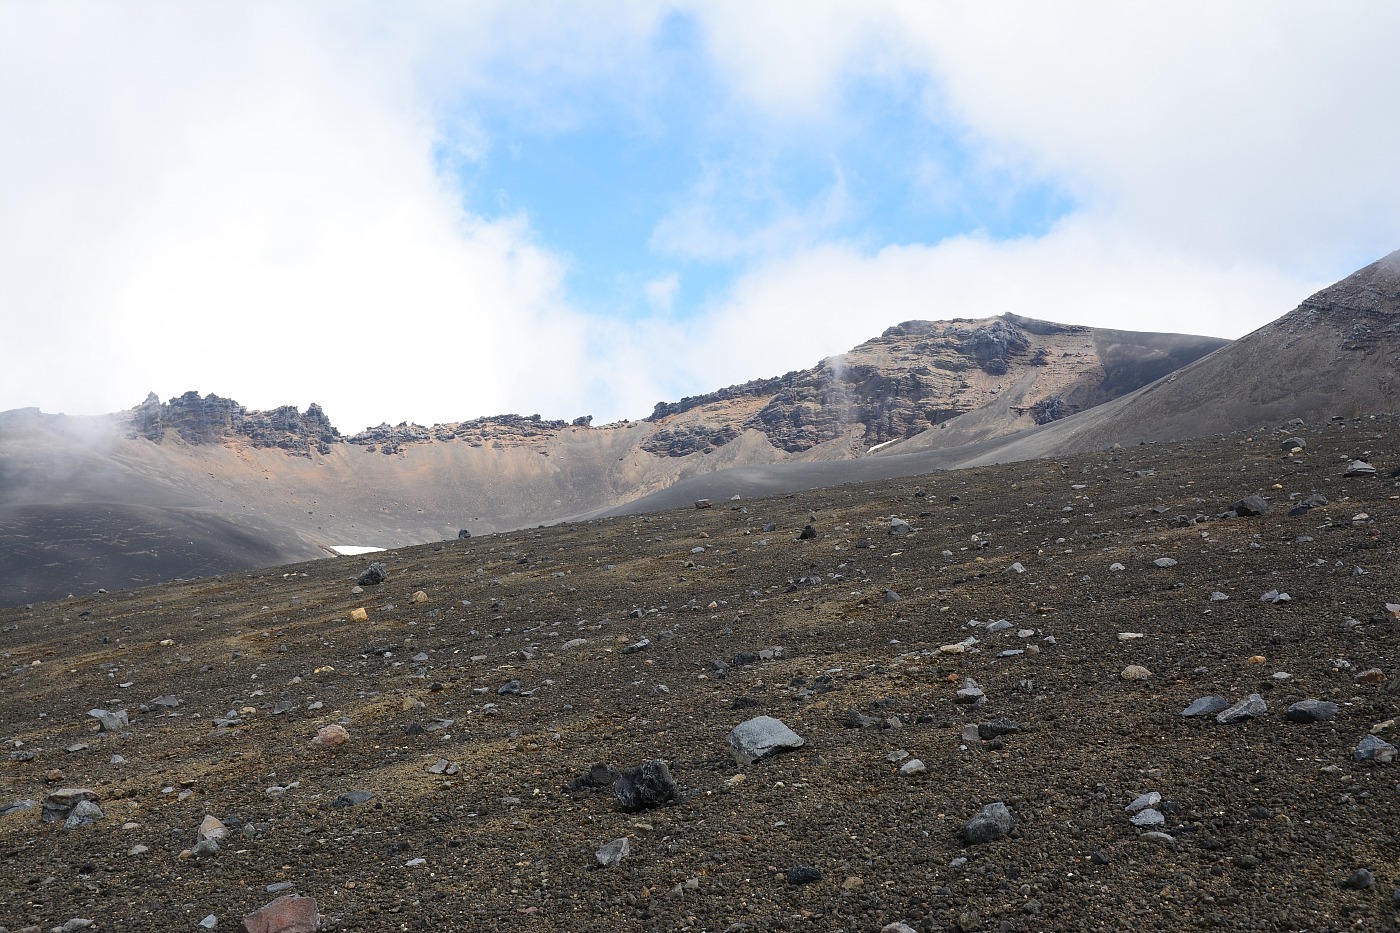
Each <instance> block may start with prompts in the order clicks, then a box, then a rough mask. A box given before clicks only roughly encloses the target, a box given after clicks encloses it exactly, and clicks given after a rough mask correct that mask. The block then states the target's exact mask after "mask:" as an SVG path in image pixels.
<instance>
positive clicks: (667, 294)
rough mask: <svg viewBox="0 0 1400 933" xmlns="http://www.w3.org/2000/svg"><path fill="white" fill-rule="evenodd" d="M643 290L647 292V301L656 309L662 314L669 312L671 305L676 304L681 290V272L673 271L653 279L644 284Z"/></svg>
mask: <svg viewBox="0 0 1400 933" xmlns="http://www.w3.org/2000/svg"><path fill="white" fill-rule="evenodd" d="M642 290H643V291H644V292H645V293H646V296H647V301H648V302H649V303H650V304H651V306H652V308H653V309H654V310H656V311H659V312H661V313H662V314H669V313H670V312H671V306H672V305H674V304H675V301H676V295H677V294H678V293H679V292H680V290H681V277H680V274H679V273H676V272H672V273H671V274H670V275H663V276H662V277H661V278H659V279H652V280H651V281H650V282H647V283H646V284H645V285H643V286H642Z"/></svg>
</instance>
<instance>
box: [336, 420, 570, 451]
mask: <svg viewBox="0 0 1400 933" xmlns="http://www.w3.org/2000/svg"><path fill="white" fill-rule="evenodd" d="M592 421H593V416H592V415H585V416H583V417H581V418H575V419H574V420H573V421H572V422H569V421H551V420H547V419H544V418H541V417H540V416H539V415H511V414H507V415H491V416H490V417H486V418H473V419H471V420H470V421H455V422H450V423H446V424H435V425H433V426H431V427H425V426H424V425H421V424H411V423H409V422H406V421H405V422H400V423H399V424H396V425H390V424H380V425H377V426H375V427H372V428H367V429H365V430H364V431H361V432H360V433H359V434H353V435H351V436H350V437H347V438H345V441H346V443H348V444H355V445H357V446H359V447H363V448H365V450H367V451H369V452H371V453H373V452H375V451H378V452H379V453H381V454H386V455H387V454H396V453H399V452H401V451H402V450H403V448H404V447H405V446H406V445H412V444H428V443H432V442H434V441H437V442H439V443H446V442H449V441H459V442H462V443H465V444H467V445H469V446H471V447H491V448H494V449H498V450H501V449H506V448H509V447H519V446H522V445H525V444H529V443H533V442H537V441H539V440H541V439H548V438H551V437H554V436H555V435H556V434H558V433H559V432H560V431H563V430H564V429H565V428H569V427H576V428H578V427H584V428H586V427H588V426H589V425H590V424H591V423H592Z"/></svg>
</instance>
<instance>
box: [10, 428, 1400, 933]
mask: <svg viewBox="0 0 1400 933" xmlns="http://www.w3.org/2000/svg"><path fill="white" fill-rule="evenodd" d="M1290 435H1297V436H1299V437H1301V438H1303V439H1304V440H1305V442H1306V445H1307V446H1306V448H1305V449H1304V450H1303V451H1299V452H1295V453H1293V454H1289V453H1287V452H1285V451H1284V450H1283V449H1282V447H1281V441H1282V440H1283V439H1284V438H1285V437H1288V436H1290ZM1398 435H1400V431H1398V430H1397V423H1396V421H1395V420H1394V419H1362V420H1357V421H1335V422H1331V423H1327V424H1317V425H1303V426H1298V425H1288V426H1279V427H1278V428H1277V429H1275V428H1271V429H1269V430H1261V431H1259V432H1257V433H1255V434H1250V435H1231V436H1226V437H1219V438H1213V439H1208V440H1202V441H1196V442H1190V443H1185V444H1179V445H1158V446H1141V447H1134V448H1131V449H1127V450H1114V451H1110V452H1103V453H1099V454H1094V455H1087V456H1081V457H1076V458H1070V459H1064V460H1058V461H1032V462H1027V463H1017V464H1011V465H1006V466H996V467H987V468H981V469H976V470H970V471H960V472H950V473H939V474H932V475H929V476H924V477H918V478H913V479H906V480H898V481H890V482H884V483H875V484H867V485H850V486H842V487H837V488H834V489H827V490H817V491H814V492H810V493H803V494H799V495H794V496H787V497H782V498H774V499H755V500H740V501H716V502H715V503H714V504H713V507H711V508H706V509H685V510H674V511H669V512H663V513H657V514H653V515H647V516H627V517H620V518H611V519H604V520H599V521H595V522H588V523H583V524H575V525H566V526H560V527H553V528H545V529H537V530H533V531H526V532H517V533H511V534H502V535H495V536H491V537H483V538H472V539H468V540H464V541H453V542H443V543H442V544H441V545H425V546H421V547H415V548H408V549H404V550H401V551H397V552H392V553H387V554H382V555H372V556H367V557H356V558H341V559H334V560H323V561H317V562H313V563H308V564H300V565H295V566H291V567H281V568H276V569H275V570H264V571H255V572H251V573H246V574H245V573H240V574H229V575H225V576H223V577H216V578H212V579H205V580H198V581H188V582H176V583H172V584H167V585H163V586H158V587H152V588H148V589H143V590H135V591H129V592H121V593H105V594H96V595H92V596H86V597H81V598H75V599H70V600H66V601H63V602H57V603H48V604H40V605H35V606H34V607H33V608H32V609H30V608H24V607H20V608H16V609H6V610H0V651H3V665H2V666H0V669H2V670H3V674H0V677H2V678H3V679H0V738H3V739H4V742H5V749H4V750H5V753H6V754H5V757H4V758H3V759H0V808H4V807H6V806H8V805H10V804H14V803H19V802H21V801H26V800H27V801H34V802H35V804H36V805H35V806H33V807H30V808H28V809H17V810H14V811H12V812H10V813H8V814H7V815H4V816H0V851H3V858H4V861H3V873H0V925H4V926H7V928H8V929H9V930H10V931H14V930H18V929H22V928H24V927H26V926H27V925H33V926H35V927H37V928H38V929H41V930H49V929H52V928H55V927H63V926H64V924H66V923H67V924H69V929H81V928H83V927H81V926H74V925H73V924H72V923H70V921H76V920H92V921H93V922H94V923H93V926H91V927H90V929H94V930H110V931H145V930H152V931H171V930H199V929H201V927H200V922H201V920H203V919H204V918H206V917H208V916H209V915H214V916H215V917H216V918H217V924H218V928H219V929H235V928H237V926H238V921H239V919H240V918H242V917H243V916H244V915H246V914H248V913H249V912H250V911H252V910H254V909H256V908H258V907H260V906H262V905H263V904H266V903H268V902H269V901H271V900H273V899H274V898H275V897H277V896H278V894H279V893H289V894H299V895H305V896H311V897H314V898H315V899H316V901H317V903H318V905H319V909H320V912H321V928H322V929H334V930H364V931H385V930H614V929H637V930H710V931H723V930H752V931H768V930H849V931H856V930H879V929H880V928H881V927H882V926H884V925H886V924H891V923H895V922H902V923H905V924H908V925H909V926H910V927H912V928H913V929H915V930H964V931H970V930H1014V931H1033V930H1119V929H1128V928H1132V929H1134V930H1139V931H1143V930H1182V929H1197V928H1211V927H1219V928H1225V929H1251V930H1340V929H1344V928H1345V929H1356V928H1360V929H1392V928H1394V926H1395V923H1396V919H1397V917H1398V916H1400V912H1398V910H1397V901H1396V898H1397V897H1400V895H1397V894H1396V891H1397V888H1400V838H1397V827H1400V784H1397V782H1398V781H1400V770H1397V768H1400V765H1397V764H1395V763H1382V762H1375V761H1369V762H1359V761H1357V760H1356V755H1355V749H1356V747H1357V745H1358V743H1359V742H1361V741H1362V740H1363V738H1364V737H1366V736H1367V735H1368V734H1371V733H1373V732H1374V733H1375V734H1376V735H1377V737H1378V738H1379V739H1380V740H1382V741H1385V742H1388V743H1390V744H1400V738H1397V736H1398V735H1400V727H1397V726H1394V725H1393V724H1392V722H1393V717H1395V716H1396V715H1397V705H1400V677H1397V675H1400V656H1397V655H1400V648H1397V635H1400V608H1395V609H1391V608H1387V606H1388V604H1389V605H1393V604H1396V603H1400V581H1398V580H1397V568H1400V561H1397V551H1396V542H1397V529H1398V528H1400V499H1397V495H1400V489H1397V485H1396V480H1395V478H1394V476H1393V475H1392V471H1393V470H1394V469H1395V467H1396V465H1397V463H1400V455H1397V444H1396V440H1397V436H1398ZM1358 458H1362V459H1366V460H1368V461H1369V462H1370V463H1371V464H1372V465H1374V467H1375V470H1376V472H1375V473H1374V474H1368V475H1362V476H1355V477H1346V476H1344V473H1345V471H1346V470H1347V467H1348V464H1349V463H1350V462H1351V461H1352V460H1354V459H1358ZM1313 494H1320V495H1321V496H1323V497H1325V499H1326V500H1327V503H1326V504H1325V505H1321V504H1319V505H1317V506H1316V507H1314V508H1311V509H1308V510H1306V511H1305V512H1303V513H1302V514H1298V515H1289V514H1288V512H1289V511H1290V509H1292V508H1294V507H1296V506H1298V505H1299V504H1300V503H1301V502H1302V501H1303V500H1304V499H1306V498H1307V497H1308V496H1310V495H1313ZM1248 495H1259V496H1262V497H1264V498H1265V499H1266V500H1267V501H1268V504H1269V510H1268V511H1267V512H1266V513H1265V514H1263V515H1257V516H1252V517H1226V518H1222V517H1220V516H1221V514H1222V513H1225V512H1226V511H1227V510H1229V509H1231V507H1232V505H1233V504H1234V503H1235V502H1236V501H1238V500H1239V499H1241V498H1242V497H1245V496H1248ZM891 516H897V517H899V518H900V519H902V520H904V521H906V522H907V523H908V524H909V528H908V531H907V533H904V534H892V533H891V532H892V530H895V531H900V530H903V529H900V528H897V527H896V528H894V529H892V523H891V521H890V518H891ZM807 525H810V526H811V527H812V529H813V531H814V536H811V537H808V538H805V539H800V538H799V534H800V533H801V532H802V530H803V528H804V526H807ZM765 529H766V530H765ZM702 549H703V550H702ZM376 558H377V559H380V560H383V561H384V562H385V564H386V565H387V569H388V577H387V579H386V580H385V581H384V582H382V583H380V584H378V585H374V586H365V587H363V588H362V591H361V592H354V590H353V587H354V586H355V580H356V577H357V575H358V574H359V573H360V572H361V571H362V570H364V569H365V568H366V567H368V566H369V564H370V562H371V560H373V559H376ZM1161 558H1170V559H1171V560H1173V561H1175V564H1172V565H1169V566H1159V563H1162V564H1165V563H1167V562H1166V561H1161V560H1160V559H1161ZM1115 565H1118V566H1121V569H1111V568H1112V567H1113V566H1115ZM1358 568H1359V570H1358ZM1270 591H1277V592H1278V594H1279V595H1276V596H1275V597H1273V598H1272V600H1265V599H1264V598H1263V597H1264V596H1265V594H1267V593H1269V592H1270ZM420 592H421V593H422V594H423V595H424V597H425V598H424V599H423V601H415V594H416V593H420ZM1281 594H1287V597H1288V598H1286V599H1285V598H1282V595H1281ZM1221 596H1224V597H1227V598H1221ZM360 608H363V609H364V610H365V615H366V616H367V619H366V620H364V621H355V620H354V618H353V616H352V612H353V610H356V609H360ZM1002 621H1005V622H1006V623H1009V624H1008V625H1005V626H1003V625H1001V624H999V623H1001V622H1002ZM643 640H646V642H647V643H646V644H645V645H643V644H642V642H643ZM717 662H719V663H717ZM1133 665H1136V666H1138V667H1141V668H1143V669H1145V671H1146V672H1147V673H1146V676H1144V677H1143V678H1142V679H1125V678H1124V674H1125V671H1127V670H1128V669H1129V668H1130V666H1133ZM1129 673H1130V675H1131V673H1133V672H1129ZM969 678H970V679H972V681H974V683H975V687H976V689H975V690H974V689H969V688H970V687H971V686H973V685H969V684H968V679H969ZM512 681H514V682H515V684H514V685H512ZM979 690H980V692H981V693H982V694H983V696H982V698H981V701H980V702H965V701H966V700H968V699H975V698H976V693H977V692H978V691H979ZM503 691H504V692H503ZM960 691H962V693H961V694H960ZM1251 694H1258V695H1259V697H1260V699H1261V700H1262V701H1263V702H1264V703H1265V704H1266V705H1267V713H1265V714H1264V715H1261V716H1256V717H1253V718H1247V719H1244V720H1243V721H1240V722H1236V723H1233V724H1222V723H1219V722H1217V721H1216V719H1215V717H1214V716H1210V715H1207V716H1203V717H1193V718H1186V717H1182V716H1181V715H1180V713H1181V711H1182V710H1183V709H1185V708H1186V707H1187V706H1188V705H1189V704H1190V703H1192V701H1194V700H1196V699H1197V698H1200V697H1203V696H1207V695H1219V696H1221V697H1224V698H1226V699H1227V700H1228V701H1229V702H1231V703H1234V702H1237V701H1240V700H1244V699H1246V698H1247V697H1249V696H1250V695H1251ZM168 697H173V698H175V699H176V700H178V701H179V705H178V706H175V705H171V704H170V701H169V700H166V701H165V705H161V704H157V703H155V702H154V701H156V700H158V699H163V698H168ZM1303 699H1316V700H1322V701H1330V702H1332V703H1335V704H1337V710H1336V713H1335V716H1334V717H1333V718H1330V719H1325V720H1323V721H1320V722H1314V723H1306V724H1305V723H1297V722H1292V721H1289V719H1288V718H1287V717H1286V716H1285V711H1286V710H1287V708H1288V707H1289V706H1290V704H1292V703H1294V702H1296V701H1300V700H1303ZM94 709H104V710H125V711H126V712H127V713H128V716H129V720H130V721H129V724H127V725H125V726H122V725H121V724H120V723H117V724H116V731H111V732H108V731H98V730H99V729H100V728H102V727H101V726H100V724H99V721H98V718H96V717H94V716H91V715H89V710H94ZM853 711H854V712H853ZM756 716H771V717H774V718H777V719H779V720H781V721H782V722H783V723H785V724H786V725H787V726H789V727H790V728H792V729H793V730H795V731H796V732H797V733H798V734H800V736H801V737H802V738H803V739H804V740H805V744H803V745H802V747H800V748H797V749H794V750H788V751H784V752H781V753H779V754H776V755H773V756H772V757H768V758H765V759H763V760H760V761H757V762H755V763H753V764H749V765H740V764H737V763H736V760H735V758H734V757H733V756H732V755H731V753H730V749H729V747H728V746H727V744H726V736H727V735H728V734H729V732H730V730H732V729H733V728H734V727H735V726H737V725H739V724H740V723H742V722H744V721H746V720H748V719H751V718H753V717H756ZM216 721H217V722H216ZM220 723H221V724H220ZM861 723H865V724H864V725H861ZM331 724H339V725H341V726H343V728H344V729H345V731H346V732H347V733H348V735H349V741H348V742H346V743H344V744H342V745H339V746H335V747H321V746H317V745H314V744H312V742H311V740H312V739H313V738H315V737H316V736H317V734H318V729H320V728H321V727H324V726H327V725H331ZM979 725H980V726H981V727H982V728H981V731H980V732H979V731H978V729H977V727H978V726H979ZM969 727H970V728H969ZM1381 757H1382V758H1384V757H1385V755H1384V754H1382V756H1381ZM915 759H917V760H918V761H919V762H921V763H922V769H920V768H918V767H913V766H908V764H909V762H910V761H912V760H915ZM654 760H661V761H664V762H666V764H667V766H668V769H669V771H670V773H671V774H672V775H673V776H674V780H675V784H676V788H675V789H676V794H675V797H674V799H671V800H669V801H667V802H665V803H664V804H662V805H660V806H657V807H652V808H646V809H641V810H637V811H634V812H626V811H624V810H622V809H621V807H620V805H619V801H618V796H617V794H616V793H615V786H616V785H608V784H606V783H605V782H603V786H601V787H589V786H582V785H580V784H578V783H576V779H579V778H580V777H582V776H584V775H586V774H588V773H589V771H590V767H591V766H592V765H594V764H595V763H598V762H604V763H606V764H607V765H609V766H611V767H612V768H613V769H615V770H617V771H624V770H626V769H628V768H631V767H633V766H637V765H640V764H641V763H643V762H647V761H654ZM902 767H903V768H904V769H905V771H906V772H908V773H901V768H902ZM597 772H598V773H599V774H600V775H601V774H602V773H603V769H597ZM585 783H586V782H585ZM595 783H597V782H595ZM571 785H573V787H572V788H571ZM61 788H86V789H90V790H91V791H92V792H93V793H94V795H95V797H96V799H97V803H98V805H99V807H100V809H101V811H102V814H103V815H102V817H101V818H100V819H98V820H97V821H96V822H95V823H92V824H90V825H84V826H77V827H75V828H71V829H65V828H63V825H64V824H63V823H61V822H50V823H45V822H42V821H41V810H42V809H43V808H42V803H43V802H44V801H45V799H46V797H47V796H48V795H50V794H52V793H53V792H54V791H57V790H59V789H61ZM352 791H363V792H368V793H369V794H371V795H372V796H370V797H369V798H368V799H367V800H364V802H360V803H356V804H352V805H346V804H349V803H350V802H351V801H350V799H348V798H344V797H342V795H345V794H347V793H349V792H352ZM1153 792H1155V793H1156V794H1159V795H1160V800H1158V801H1156V802H1155V806H1152V807H1150V808H1149V809H1150V810H1151V813H1150V814H1148V815H1146V816H1142V815H1139V822H1140V823H1142V824H1144V825H1135V823H1134V821H1133V819H1134V814H1132V813H1129V812H1128V810H1127V808H1128V807H1129V805H1130V804H1132V803H1133V802H1134V801H1135V800H1136V799H1137V798H1139V797H1140V796H1142V795H1144V794H1150V793H1153ZM359 796H360V797H363V796H364V795H363V794H361V795H359ZM993 802H1002V803H1004V804H1005V806H1006V807H1007V809H1008V810H1009V811H1010V813H1011V814H1012V817H1013V819H1014V823H1013V825H1012V827H1011V829H1010V832H1009V834H1007V835H1004V836H1002V837H1001V838H997V839H993V840H991V841H988V842H980V843H975V844H974V843H969V842H968V841H967V840H966V838H965V836H964V827H965V824H966V823H967V822H968V820H969V819H971V818H972V817H973V816H974V815H976V814H977V813H978V812H979V810H981V809H982V807H983V806H984V805H987V804H990V803H993ZM59 815H60V816H61V815H64V814H63V813H60V814H59ZM206 816H214V817H216V818H217V819H218V820H219V821H221V822H222V823H223V824H224V825H225V826H226V827H227V829H228V835H227V836H225V837H224V838H223V839H221V840H219V841H218V842H217V851H208V847H207V846H205V847H202V848H203V850H204V851H205V854H198V855H196V854H192V851H191V850H194V849H195V848H196V843H197V841H198V840H197V830H198V828H199V826H200V824H201V821H202V820H204V818H205V817H206ZM621 838H626V839H627V840H628V846H627V848H628V852H627V854H626V855H625V857H623V859H622V860H621V862H620V863H618V864H616V865H615V866H612V867H602V866H601V865H600V864H599V860H598V858H597V857H596V856H595V852H596V851H597V850H598V849H599V848H600V847H602V846H604V845H605V844H607V843H609V842H612V841H614V840H617V839H621ZM137 847H145V848H144V851H143V850H142V849H140V848H137ZM133 853H135V854H133ZM1361 869H1364V870H1365V872H1366V873H1369V875H1368V874H1365V873H1359V871H1358V870H1361ZM1368 881H1369V884H1368ZM288 884H289V885H291V887H289V888H284V889H282V890H280V891H279V890H277V889H274V890H271V891H270V890H268V888H269V886H275V885H288Z"/></svg>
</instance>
